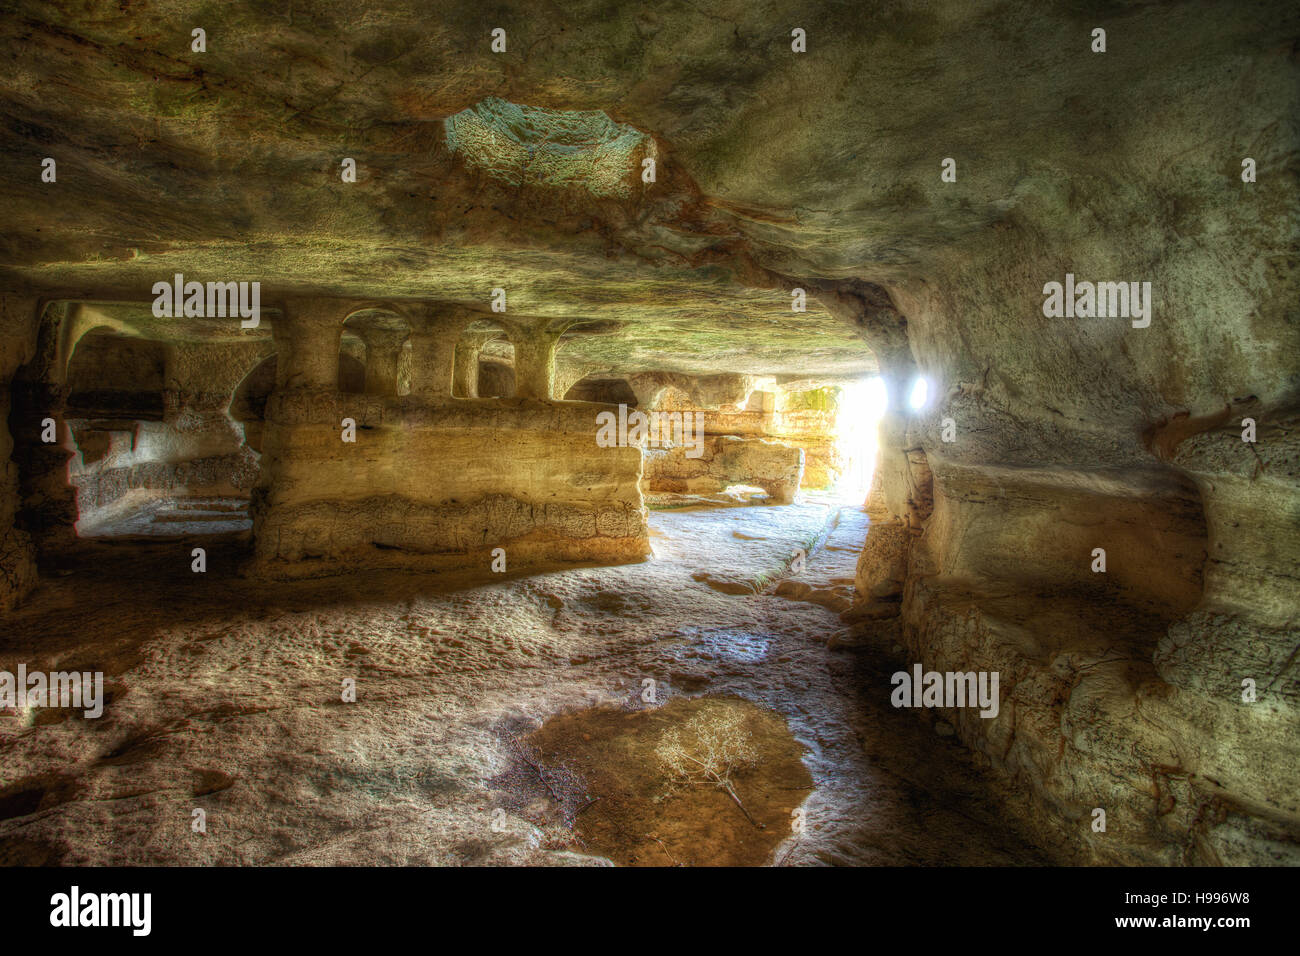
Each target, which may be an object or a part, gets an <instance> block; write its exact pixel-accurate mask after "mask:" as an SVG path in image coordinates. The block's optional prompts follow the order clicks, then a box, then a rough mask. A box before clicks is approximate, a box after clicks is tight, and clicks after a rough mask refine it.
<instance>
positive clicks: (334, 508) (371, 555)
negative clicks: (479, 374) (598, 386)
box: [253, 391, 649, 576]
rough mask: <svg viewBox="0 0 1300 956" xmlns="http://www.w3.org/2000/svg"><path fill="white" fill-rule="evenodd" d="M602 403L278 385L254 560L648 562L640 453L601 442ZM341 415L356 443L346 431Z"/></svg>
mask: <svg viewBox="0 0 1300 956" xmlns="http://www.w3.org/2000/svg"><path fill="white" fill-rule="evenodd" d="M603 409H604V406H600V405H594V404H587V403H579V402H573V403H554V404H552V403H534V402H529V401H525V400H518V399H515V400H498V401H491V402H489V401H478V402H473V403H460V402H457V403H455V404H451V405H447V404H442V405H432V406H419V405H413V404H410V403H402V402H399V401H397V400H393V399H389V400H382V399H378V398H370V397H359V396H346V395H342V394H341V393H337V392H324V393H322V392H304V391H298V392H283V393H282V392H277V393H275V394H273V396H272V398H271V400H270V402H269V403H268V408H267V425H266V430H265V433H264V438H263V452H262V454H263V458H262V478H261V482H260V484H259V486H258V490H257V492H256V497H255V501H254V511H253V514H254V537H255V541H256V554H257V559H258V561H257V566H256V570H257V571H259V572H266V573H271V574H273V575H276V576H302V575H311V574H319V573H322V572H329V571H339V570H345V569H348V568H377V567H378V568H386V567H391V568H424V569H431V570H447V569H454V568H464V567H478V568H480V569H482V570H483V571H484V572H485V573H486V572H487V571H488V570H489V568H490V567H491V566H492V563H493V551H494V550H495V549H497V548H502V549H504V551H505V560H506V567H507V568H516V567H529V566H532V567H536V566H544V565H555V564H561V563H571V562H581V561H597V562H602V563H616V562H620V561H633V560H640V559H641V558H642V557H644V556H645V555H646V554H647V553H648V551H649V544H648V540H647V536H646V528H645V509H644V508H643V507H642V504H641V496H640V493H639V492H638V490H637V482H638V481H639V480H640V477H641V453H640V450H639V449H637V448H635V447H632V448H614V449H606V448H601V447H600V446H599V445H597V443H596V430H597V424H596V417H597V414H598V413H599V412H600V411H602V410H603ZM344 419H351V420H352V421H354V422H355V423H356V432H355V435H356V440H355V441H354V442H345V441H343V433H342V430H341V429H340V423H341V422H342V421H343V420H344ZM489 447H490V448H492V454H491V455H484V453H483V450H484V449H485V448H489ZM503 461H508V462H510V463H511V464H510V467H508V468H505V467H502V462H503ZM498 570H502V569H498Z"/></svg>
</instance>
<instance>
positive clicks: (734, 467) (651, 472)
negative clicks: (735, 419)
mask: <svg viewBox="0 0 1300 956" xmlns="http://www.w3.org/2000/svg"><path fill="white" fill-rule="evenodd" d="M703 446H704V447H703V453H702V454H701V455H700V457H698V458H690V457H688V456H687V453H688V451H689V450H690V449H689V447H688V446H687V445H686V444H681V445H673V446H671V447H668V448H646V449H645V477H644V479H643V481H642V487H643V488H644V489H645V491H646V492H647V493H649V494H659V493H664V492H669V493H673V494H687V495H708V494H714V493H716V492H719V491H724V490H726V489H727V487H729V486H730V485H753V486H755V487H757V488H762V489H763V490H764V491H766V492H767V493H768V495H769V496H771V498H772V501H773V502H774V503H775V504H789V503H790V502H792V501H794V496H795V495H796V494H797V493H798V491H799V482H800V481H801V480H802V478H803V449H801V448H791V447H790V446H789V445H783V444H781V443H780V442H773V441H764V440H762V439H760V438H740V437H737V436H735V435H719V436H717V437H709V438H705V439H704V441H703Z"/></svg>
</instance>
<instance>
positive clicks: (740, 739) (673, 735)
mask: <svg viewBox="0 0 1300 956" xmlns="http://www.w3.org/2000/svg"><path fill="white" fill-rule="evenodd" d="M655 755H656V756H657V757H658V758H659V763H660V766H662V767H663V769H664V772H665V774H666V775H667V776H668V777H669V779H670V781H671V782H672V783H673V784H680V783H686V784H696V783H712V784H713V785H715V786H716V787H718V788H719V789H720V790H725V791H726V793H727V796H729V797H731V799H732V800H733V801H735V804H736V806H738V807H740V812H741V813H743V814H744V815H745V819H746V820H748V821H749V822H750V823H752V824H753V825H754V826H755V827H756V828H758V829H759V830H762V829H765V827H764V825H763V824H761V823H759V822H758V821H757V820H755V819H754V818H753V817H752V816H750V814H749V811H748V810H747V809H745V805H744V804H743V803H741V802H740V797H739V796H737V794H736V788H735V786H734V785H733V784H732V782H731V775H732V774H733V773H734V772H736V771H737V770H741V769H743V768H745V767H749V766H752V765H753V764H754V762H755V760H756V759H757V756H758V755H757V753H756V752H755V750H754V746H753V744H752V743H751V742H750V736H749V731H748V730H746V729H745V719H744V717H743V716H742V715H741V714H740V713H738V712H737V711H735V710H731V709H729V708H717V709H713V710H708V711H705V712H703V713H701V714H698V715H696V716H695V717H693V718H692V719H691V720H689V721H687V722H686V724H685V725H684V726H683V727H682V728H681V730H678V729H677V728H676V727H674V728H671V729H670V730H667V731H665V732H664V735H663V738H662V739H661V740H660V742H659V746H658V747H657V748H655Z"/></svg>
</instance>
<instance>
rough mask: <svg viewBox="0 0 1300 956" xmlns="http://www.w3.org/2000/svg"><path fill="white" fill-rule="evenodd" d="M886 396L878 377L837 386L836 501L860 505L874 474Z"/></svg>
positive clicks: (869, 488)
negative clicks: (838, 467)
mask: <svg viewBox="0 0 1300 956" xmlns="http://www.w3.org/2000/svg"><path fill="white" fill-rule="evenodd" d="M888 404H889V399H888V394H887V391H886V389H885V383H884V380H883V379H881V378H880V377H879V376H875V377H872V378H868V379H862V380H861V381H856V382H848V383H846V384H845V385H843V386H842V387H841V389H840V396H839V408H838V409H837V411H836V415H835V438H834V440H835V452H836V455H837V457H838V458H839V461H840V469H839V474H838V475H837V476H836V478H835V482H834V484H833V485H832V486H831V494H832V496H833V497H834V498H835V500H837V501H841V502H845V503H850V502H851V503H854V504H863V503H864V502H865V501H866V497H867V494H868V492H870V490H871V482H872V479H873V478H874V477H875V473H876V459H877V455H878V450H879V449H878V445H879V433H880V419H881V417H882V416H883V415H884V414H885V409H886V408H887V407H888Z"/></svg>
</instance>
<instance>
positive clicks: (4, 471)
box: [0, 295, 66, 611]
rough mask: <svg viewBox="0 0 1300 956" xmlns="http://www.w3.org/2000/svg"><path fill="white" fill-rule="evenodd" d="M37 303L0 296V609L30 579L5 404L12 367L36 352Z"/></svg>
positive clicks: (28, 544)
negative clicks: (19, 524) (16, 520)
mask: <svg viewBox="0 0 1300 956" xmlns="http://www.w3.org/2000/svg"><path fill="white" fill-rule="evenodd" d="M39 305H40V303H39V301H38V300H37V299H36V298H35V297H32V296H9V295H3V296H0V611H7V610H10V609H12V608H13V607H14V606H15V605H16V604H17V603H18V602H19V601H21V600H22V599H23V597H24V596H25V595H26V594H27V592H28V591H30V590H31V589H32V586H33V585H34V584H35V583H36V556H35V551H34V549H33V548H32V541H31V538H30V537H29V536H28V535H27V533H26V532H24V531H22V530H20V529H19V528H17V527H16V526H15V523H14V521H15V518H16V517H17V514H18V509H19V491H18V466H17V465H16V464H15V463H14V462H13V461H12V460H11V455H12V453H13V450H14V441H13V437H12V436H11V435H10V433H9V412H10V408H9V406H10V386H11V383H12V382H13V377H14V373H15V372H17V371H18V367H19V366H20V365H22V364H24V363H26V362H29V361H31V359H32V357H33V356H34V355H35V352H36V332H37V326H38V321H39V313H38V308H39ZM28 424H30V426H31V427H32V428H35V429H37V431H38V433H39V429H40V422H39V421H34V422H31V423H26V422H24V423H23V425H24V426H26V425H28ZM65 431H66V428H65ZM38 440H39V439H38Z"/></svg>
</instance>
